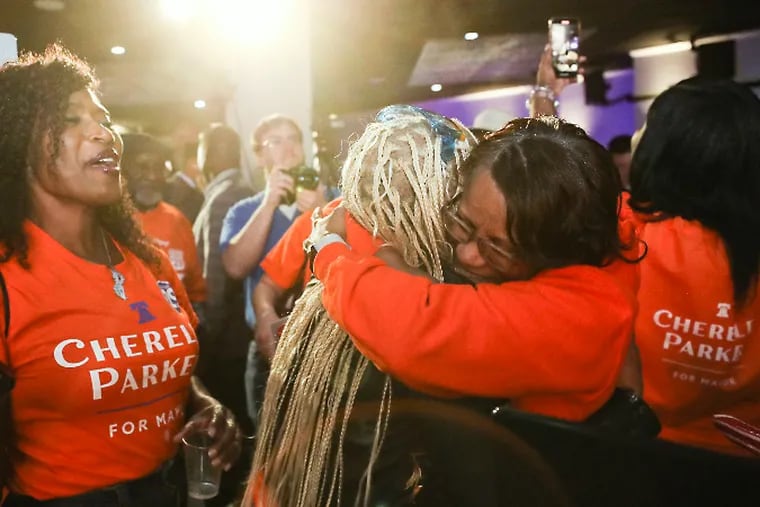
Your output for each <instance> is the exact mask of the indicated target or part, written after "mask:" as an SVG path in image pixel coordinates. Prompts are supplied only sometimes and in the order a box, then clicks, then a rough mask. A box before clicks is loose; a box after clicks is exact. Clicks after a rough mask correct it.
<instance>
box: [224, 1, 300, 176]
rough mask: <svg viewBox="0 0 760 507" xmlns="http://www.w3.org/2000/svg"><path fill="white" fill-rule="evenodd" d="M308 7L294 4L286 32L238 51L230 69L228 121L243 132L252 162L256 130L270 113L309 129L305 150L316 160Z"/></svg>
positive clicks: (248, 159)
mask: <svg viewBox="0 0 760 507" xmlns="http://www.w3.org/2000/svg"><path fill="white" fill-rule="evenodd" d="M308 12H309V9H306V8H302V9H294V10H293V13H292V15H291V16H290V17H289V18H288V27H287V33H286V34H283V35H282V36H280V37H277V38H273V39H272V40H270V41H269V42H268V43H267V44H265V45H262V46H259V47H256V48H251V49H250V50H249V51H246V52H243V53H241V54H239V55H238V56H237V58H236V59H235V61H233V62H232V64H231V65H230V68H229V69H228V76H229V80H230V82H231V83H232V85H233V87H234V94H233V97H232V99H231V100H230V101H229V103H228V104H227V110H226V121H227V123H228V124H229V125H230V126H231V127H233V128H234V129H235V130H237V132H238V133H239V134H240V136H241V138H242V139H243V146H244V158H243V161H244V164H247V166H248V168H251V167H252V165H253V153H252V151H251V143H250V140H251V133H252V132H253V129H254V127H255V126H256V124H257V123H258V122H259V121H260V120H261V119H262V118H264V117H265V116H269V115H271V114H274V113H279V114H283V115H286V116H290V117H292V118H294V119H295V120H296V122H298V124H299V125H300V126H301V128H302V129H303V131H304V153H305V154H306V157H307V161H310V160H311V153H312V146H311V130H312V92H311V86H312V82H311V49H310V37H309V19H308Z"/></svg>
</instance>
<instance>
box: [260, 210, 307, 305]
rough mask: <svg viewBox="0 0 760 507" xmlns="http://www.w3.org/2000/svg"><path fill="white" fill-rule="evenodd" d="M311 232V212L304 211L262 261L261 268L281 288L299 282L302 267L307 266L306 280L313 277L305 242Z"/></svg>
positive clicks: (284, 288)
mask: <svg viewBox="0 0 760 507" xmlns="http://www.w3.org/2000/svg"><path fill="white" fill-rule="evenodd" d="M310 233H311V214H310V213H303V214H302V215H301V216H299V217H298V218H296V220H295V221H294V222H293V224H292V225H291V226H290V227H289V228H288V230H287V231H286V232H285V234H284V235H283V236H282V238H280V241H278V242H277V244H276V245H275V246H274V248H272V250H271V251H270V252H269V253H268V254H267V255H266V257H264V260H262V261H261V269H263V270H264V272H265V273H266V274H267V275H269V278H271V279H272V281H273V282H274V283H275V284H276V285H277V286H278V287H280V288H281V289H283V290H287V289H289V288H290V287H293V286H294V285H295V284H296V282H298V275H299V273H301V268H302V267H304V266H306V267H305V269H306V271H307V273H306V274H305V275H304V276H305V277H306V280H308V279H309V278H310V277H311V271H310V270H309V266H308V263H307V262H306V252H305V251H304V249H303V242H304V240H305V239H306V238H308V237H309V234H310Z"/></svg>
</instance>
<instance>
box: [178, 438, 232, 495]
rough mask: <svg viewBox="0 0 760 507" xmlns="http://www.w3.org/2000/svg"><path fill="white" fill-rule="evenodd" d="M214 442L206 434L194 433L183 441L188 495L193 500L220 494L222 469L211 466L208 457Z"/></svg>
mask: <svg viewBox="0 0 760 507" xmlns="http://www.w3.org/2000/svg"><path fill="white" fill-rule="evenodd" d="M211 444H212V440H211V437H209V436H208V434H207V433H205V432H198V433H192V434H190V435H187V436H186V437H184V438H183V439H182V447H183V448H184V454H185V472H186V473H187V494H188V496H190V497H191V498H196V499H198V500H206V499H208V498H213V497H215V496H216V495H217V494H218V493H219V481H220V480H221V478H222V468H221V467H216V466H214V465H212V464H211V458H210V457H209V455H208V451H209V448H210V447H211Z"/></svg>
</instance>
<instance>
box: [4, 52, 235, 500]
mask: <svg viewBox="0 0 760 507" xmlns="http://www.w3.org/2000/svg"><path fill="white" fill-rule="evenodd" d="M121 155H122V143H121V139H120V138H119V136H118V135H117V134H116V133H115V132H114V131H113V129H112V127H111V123H110V115H109V112H108V110H107V109H106V108H105V107H104V106H103V104H102V103H101V101H100V99H99V98H98V95H97V82H96V80H95V76H94V74H93V72H92V70H91V69H90V67H89V66H88V65H87V64H86V63H85V62H83V61H82V60H80V59H79V58H77V57H76V56H74V55H72V54H71V53H69V52H68V51H67V50H65V49H64V48H62V47H61V46H59V45H54V46H51V47H49V48H48V49H47V50H46V51H45V53H44V54H27V55H24V56H22V57H21V58H20V59H19V60H18V61H16V62H11V63H7V64H5V65H4V66H3V67H2V68H0V202H2V206H3V212H2V213H0V275H1V276H0V281H2V282H3V283H2V284H1V285H0V288H2V293H0V296H1V298H2V303H3V305H2V306H0V308H1V309H2V311H1V312H0V313H1V314H2V315H0V317H1V318H0V325H1V326H2V327H0V341H2V345H0V365H2V369H1V370H0V373H2V376H3V378H4V379H5V381H4V382H0V385H3V386H5V388H6V390H5V392H2V393H0V402H1V403H0V408H2V410H1V411H0V422H2V427H3V428H4V429H5V434H3V435H2V436H0V444H1V445H2V447H1V448H0V458H2V460H3V463H4V465H5V466H4V467H3V468H2V472H3V473H2V474H1V476H0V481H1V482H0V486H4V487H7V489H8V491H9V495H8V497H7V498H6V499H5V503H4V504H3V505H4V507H18V506H36V505H40V506H44V505H57V506H64V505H70V506H74V505H76V506H90V505H98V506H104V507H111V506H113V507H116V506H121V507H124V506H130V507H137V506H147V505H151V506H157V507H169V506H174V505H176V504H175V502H176V492H174V491H173V490H172V488H171V487H170V485H169V484H167V483H166V481H165V479H166V471H167V468H168V466H169V462H170V461H171V459H172V458H173V455H174V453H175V451H176V450H177V444H178V442H179V441H180V439H181V438H182V437H183V436H184V435H186V434H188V433H189V432H191V431H195V430H197V429H202V430H204V431H207V432H208V433H209V434H210V435H211V437H212V441H213V446H212V449H211V451H210V454H212V458H213V460H214V462H215V463H216V465H218V466H223V467H229V466H230V465H231V464H232V463H233V462H234V461H235V460H236V459H237V456H238V455H239V453H240V433H239V431H238V429H237V426H236V424H235V421H234V418H233V417H232V414H231V413H230V411H229V410H227V409H226V408H224V407H223V406H222V405H221V404H220V403H219V402H218V401H216V400H215V399H214V398H212V397H210V396H209V395H208V394H207V393H206V392H205V390H204V389H203V388H202V386H201V385H200V384H199V383H198V382H196V380H195V378H194V377H193V375H192V372H193V368H194V365H195V362H196V359H197V355H198V343H197V340H196V337H195V331H194V325H195V323H196V320H197V319H196V316H195V314H194V313H193V310H192V308H191V307H190V304H189V301H188V299H187V295H186V293H185V290H184V289H183V287H182V284H181V283H180V281H179V279H178V278H177V276H176V274H175V272H174V270H173V269H172V268H171V265H170V264H169V260H168V258H167V257H166V256H165V254H163V253H162V252H160V251H159V250H158V249H156V248H154V247H153V246H151V244H150V242H149V241H148V240H147V239H146V237H145V235H144V234H143V233H142V231H141V230H140V228H139V226H138V225H137V223H136V222H135V218H134V216H133V211H134V208H133V207H132V205H131V203H130V200H129V197H128V195H127V194H126V193H124V192H122V185H121V176H120V167H119V163H120V158H121ZM14 384H15V385H14ZM186 413H187V414H188V415H190V416H192V417H191V418H190V420H189V422H187V424H186V425H185V421H186V418H185V414H186ZM183 426H184V427H183ZM0 489H1V488H0Z"/></svg>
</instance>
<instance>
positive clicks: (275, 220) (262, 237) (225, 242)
mask: <svg viewBox="0 0 760 507" xmlns="http://www.w3.org/2000/svg"><path fill="white" fill-rule="evenodd" d="M252 145H253V153H254V156H255V157H256V162H257V165H258V167H260V168H261V169H262V170H263V172H264V175H265V177H266V188H265V189H264V190H263V191H261V192H259V193H258V194H256V195H254V196H253V197H248V198H246V199H243V200H241V201H239V202H237V203H235V205H234V206H232V207H231V208H230V210H229V212H228V213H227V216H226V217H225V218H224V225H223V227H222V232H221V237H220V244H219V248H220V250H221V252H222V254H221V258H222V262H223V263H224V269H225V271H226V272H227V274H228V275H229V276H230V277H231V278H234V279H237V280H244V292H245V316H246V321H247V323H248V326H249V327H250V328H254V326H256V316H255V315H254V312H253V305H252V299H251V298H252V293H253V290H254V289H255V288H256V285H257V284H258V282H259V280H260V279H261V276H262V274H263V271H262V270H261V268H260V267H259V262H260V261H261V259H263V258H264V256H265V255H266V254H267V252H269V250H271V249H272V247H273V246H274V245H275V244H276V243H277V241H279V239H280V238H281V237H282V235H283V234H285V231H287V230H288V228H289V227H290V225H291V224H292V223H293V221H294V220H295V219H296V217H298V216H299V215H300V214H301V213H303V212H305V211H311V210H312V209H314V208H315V207H316V206H321V205H323V204H324V203H325V202H326V196H325V186H324V185H322V184H321V183H320V184H319V185H318V186H317V187H316V188H315V189H313V190H310V189H297V188H296V185H295V181H294V177H293V175H291V174H289V170H291V169H294V168H298V167H301V166H303V163H304V153H303V135H302V133H301V129H300V128H299V127H298V125H297V124H296V122H295V121H294V120H293V119H291V118H288V117H286V116H282V115H272V116H268V117H266V118H264V119H263V120H261V121H260V122H259V124H258V125H257V126H256V128H255V129H254V131H253V135H252ZM290 199H292V200H290ZM260 329H262V328H261V327H260V326H259V327H258V330H257V332H260V331H259V330H260ZM262 359H263V358H260V357H258V355H257V353H256V343H255V342H254V341H253V340H250V346H249V348H248V357H247V360H246V363H247V366H246V380H245V389H246V390H247V394H246V396H247V406H248V414H249V416H250V417H251V418H252V419H253V420H255V418H256V411H257V409H256V406H257V402H256V401H255V400H256V399H260V395H259V396H256V394H255V392H259V393H261V392H262V390H263V384H264V383H265V382H266V376H267V373H266V372H267V361H266V360H262Z"/></svg>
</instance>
